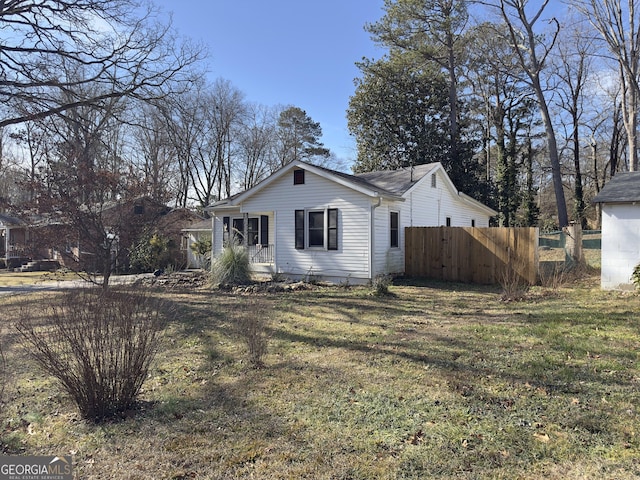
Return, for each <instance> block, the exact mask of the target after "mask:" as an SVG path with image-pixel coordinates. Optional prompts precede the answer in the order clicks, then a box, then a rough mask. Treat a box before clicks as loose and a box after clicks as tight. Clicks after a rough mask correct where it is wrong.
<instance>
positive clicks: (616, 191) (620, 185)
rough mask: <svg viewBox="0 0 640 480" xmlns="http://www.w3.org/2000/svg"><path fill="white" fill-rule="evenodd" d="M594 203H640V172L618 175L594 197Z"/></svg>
mask: <svg viewBox="0 0 640 480" xmlns="http://www.w3.org/2000/svg"><path fill="white" fill-rule="evenodd" d="M592 202H593V203H632V202H640V172H622V173H617V174H616V175H615V176H614V177H613V178H611V180H609V183H607V184H606V185H605V186H604V188H603V189H602V190H600V193H598V195H596V196H595V197H594V199H593V200H592Z"/></svg>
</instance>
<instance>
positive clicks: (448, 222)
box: [447, 217, 451, 227]
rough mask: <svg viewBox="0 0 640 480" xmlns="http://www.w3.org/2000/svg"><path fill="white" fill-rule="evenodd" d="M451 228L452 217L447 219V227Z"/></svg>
mask: <svg viewBox="0 0 640 480" xmlns="http://www.w3.org/2000/svg"><path fill="white" fill-rule="evenodd" d="M450 226H451V217H447V227H450Z"/></svg>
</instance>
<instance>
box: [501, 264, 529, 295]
mask: <svg viewBox="0 0 640 480" xmlns="http://www.w3.org/2000/svg"><path fill="white" fill-rule="evenodd" d="M518 266H519V265H518V264H517V263H516V261H514V260H513V259H509V262H508V263H507V265H505V269H504V271H503V272H502V275H501V277H500V286H501V287H502V300H503V301H505V302H507V301H509V302H510V301H517V300H522V299H523V298H524V296H525V295H526V294H527V292H528V291H529V282H527V280H526V279H525V278H523V277H522V275H521V274H520V273H519V272H520V271H522V268H518ZM520 267H522V265H520Z"/></svg>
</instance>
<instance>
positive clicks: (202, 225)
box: [182, 218, 211, 232]
mask: <svg viewBox="0 0 640 480" xmlns="http://www.w3.org/2000/svg"><path fill="white" fill-rule="evenodd" d="M210 230H211V219H210V218H203V219H202V220H200V221H199V222H196V223H192V224H191V225H189V226H188V227H185V228H183V229H182V231H183V232H203V231H210Z"/></svg>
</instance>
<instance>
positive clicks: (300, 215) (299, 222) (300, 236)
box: [295, 210, 304, 250]
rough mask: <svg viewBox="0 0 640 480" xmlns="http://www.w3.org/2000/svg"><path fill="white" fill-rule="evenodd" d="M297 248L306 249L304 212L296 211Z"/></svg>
mask: <svg viewBox="0 0 640 480" xmlns="http://www.w3.org/2000/svg"><path fill="white" fill-rule="evenodd" d="M295 214H296V219H295V222H296V225H295V230H296V232H295V235H296V248H297V249H298V250H302V249H304V210H296V212H295Z"/></svg>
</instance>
